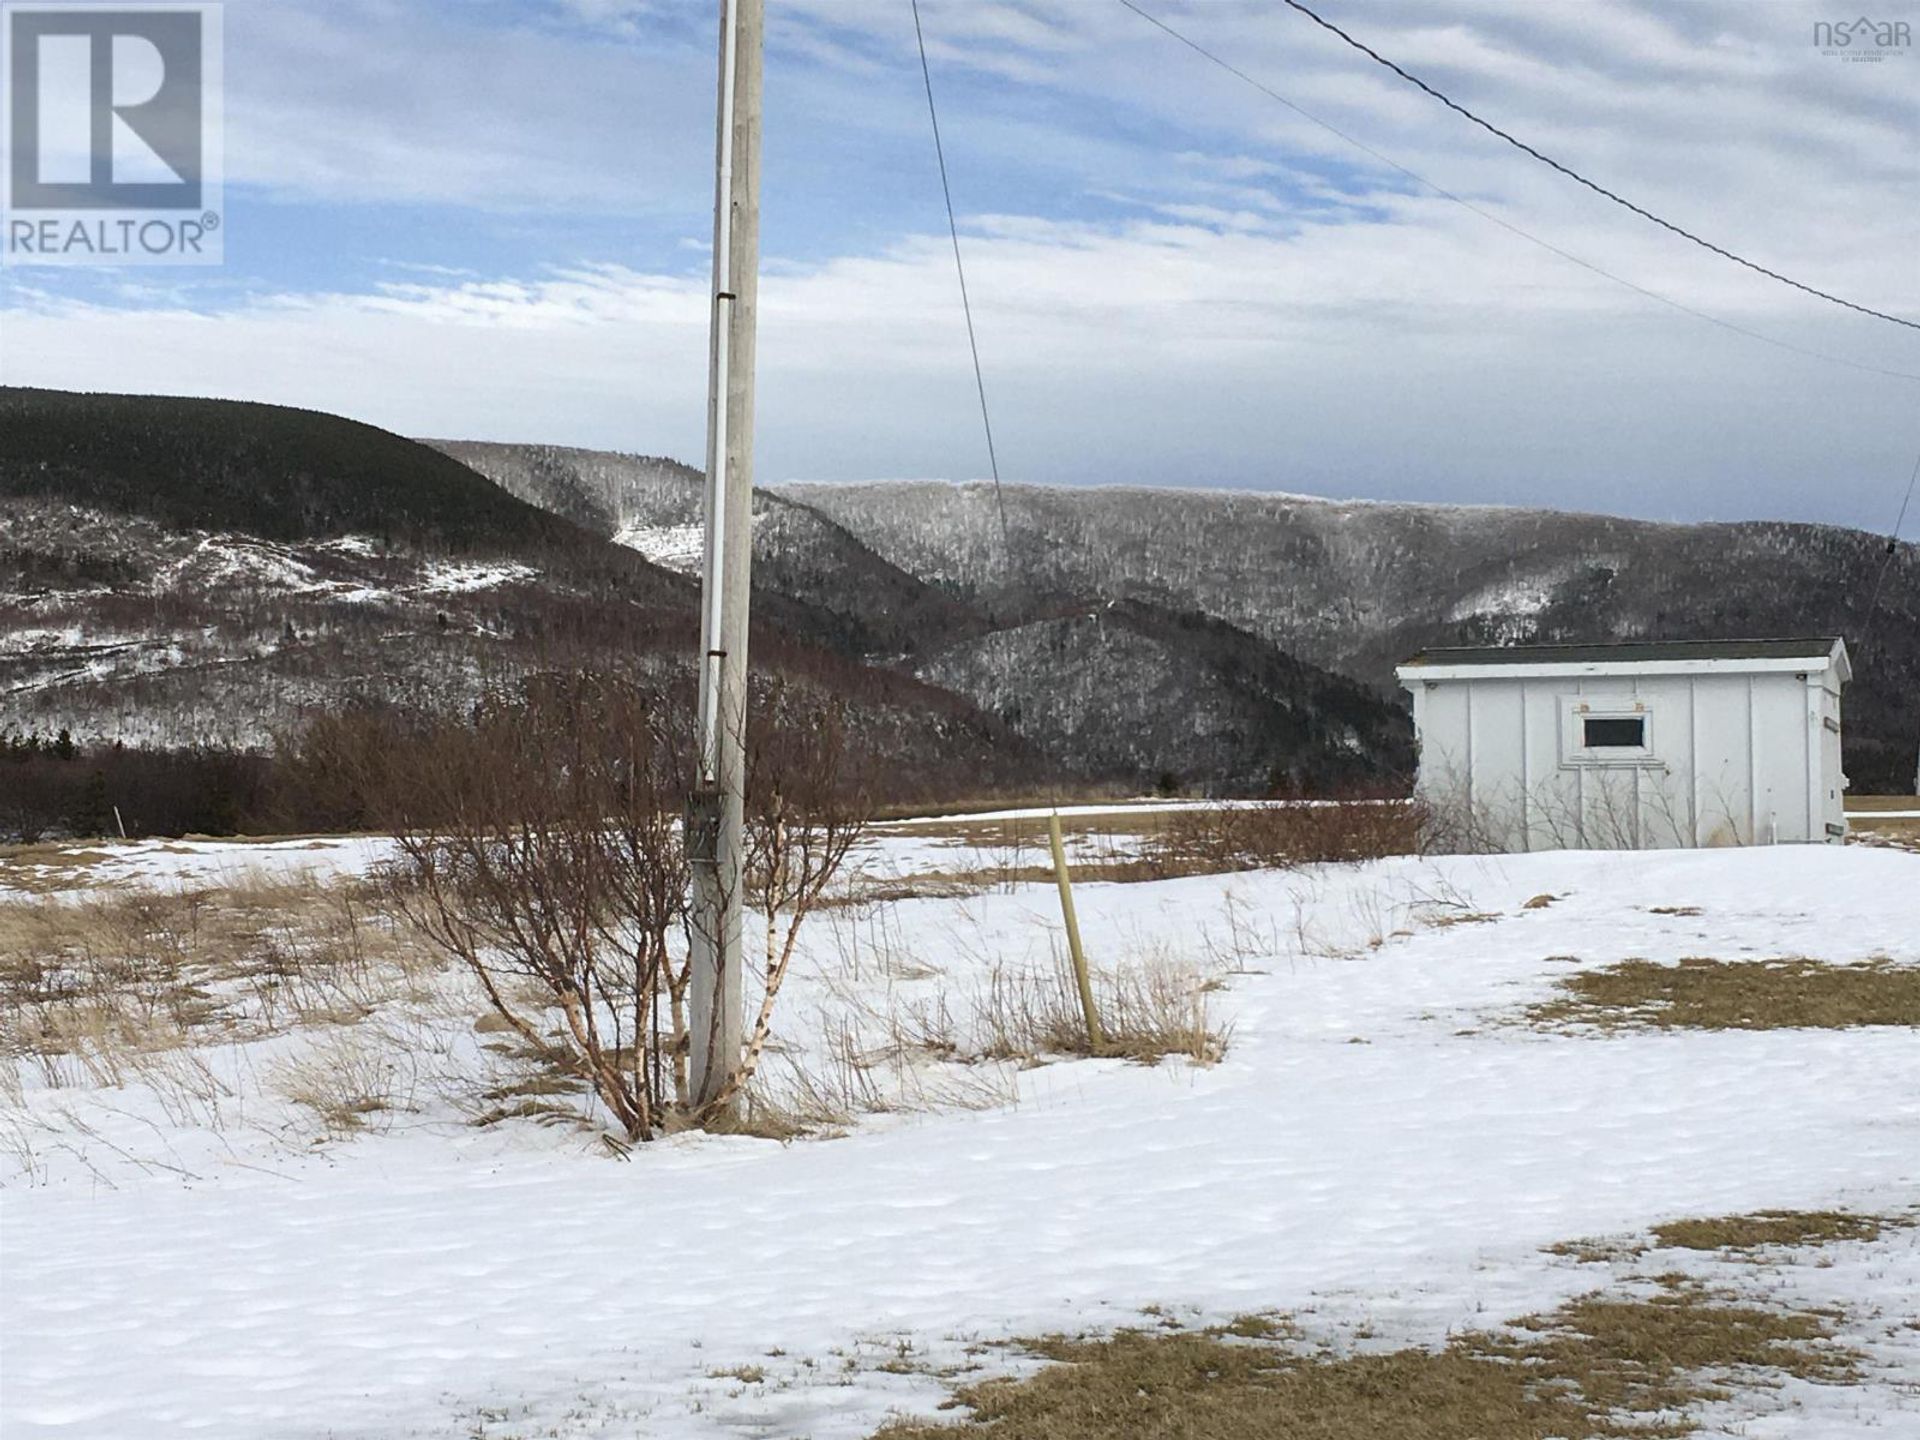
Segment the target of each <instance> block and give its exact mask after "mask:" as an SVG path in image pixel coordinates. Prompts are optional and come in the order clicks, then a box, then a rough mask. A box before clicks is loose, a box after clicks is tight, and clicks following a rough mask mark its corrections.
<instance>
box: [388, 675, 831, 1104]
mask: <svg viewBox="0 0 1920 1440" xmlns="http://www.w3.org/2000/svg"><path fill="white" fill-rule="evenodd" d="M756 710H757V712H758V713H757V714H756V717H755V720H754V722H753V726H752V728H751V729H750V731H749V733H750V734H751V735H753V736H754V745H753V747H752V749H751V750H750V752H749V757H748V850H749V860H748V876H747V893H746V897H745V898H746V899H747V901H748V903H749V904H750V905H752V906H753V908H755V909H756V910H759V911H761V912H762V913H763V914H764V915H765V917H766V956H765V968H764V971H763V979H764V986H763V989H762V992H761V997H760V1004H759V1009H758V1012H757V1015H756V1018H755V1020H754V1024H753V1026H752V1028H751V1030H750V1031H749V1034H748V1038H747V1042H746V1045H745V1047H744V1050H743V1054H742V1056H741V1057H740V1060H739V1062H738V1063H737V1064H736V1065H735V1066H734V1067H733V1070H732V1072H731V1073H730V1074H729V1075H728V1076H727V1077H726V1078H725V1081H724V1083H723V1084H722V1085H721V1086H720V1087H719V1089H718V1091H717V1093H716V1094H715V1096H714V1098H713V1099H712V1100H711V1101H710V1102H709V1103H708V1104H706V1105H705V1106H704V1107H701V1108H698V1109H696V1108H695V1107H694V1102H693V1098H692V1097H693V1091H694V1087H693V1086H692V1084H691V1083H690V1079H691V1077H690V1076H689V1073H688V1067H689V1051H690V1048H691V1047H690V1045H689V1043H688V1041H689V1033H688V1003H687V1002H688V988H689V982H690V979H691V970H690V968H689V967H690V965H691V959H690V949H691V947H690V945H689V944H688V940H689V933H688V927H689V925H690V924H691V916H690V914H689V908H688V902H687V897H688V886H689V881H690V878H691V874H690V868H689V862H688V857H687V851H686V847H685V843H684V831H683V826H682V818H683V814H684V809H685V804H686V798H687V784H688V781H689V779H690V777H691V773H692V771H691V765H690V763H689V761H688V757H687V755H686V752H685V749H684V747H683V745H682V744H681V741H680V737H683V736H687V735H690V734H691V731H692V726H691V724H690V723H689V720H688V716H687V713H686V708H685V706H684V705H683V704H682V703H679V702H678V701H669V700H668V699H666V698H664V697H663V696H661V695H660V694H659V693H657V692H655V691H649V690H643V689H641V688H639V687H637V686H635V685H634V684H633V683H632V682H630V681H625V680H618V679H611V678H608V677H605V676H600V675H595V674H574V675H567V676H558V677H548V678H544V679H541V680H539V681H535V682H528V683H526V684H524V685H523V686H521V687H520V688H519V689H518V690H517V691H515V692H513V693H510V694H506V695H498V696H495V697H493V698H490V699H488V700H486V701H484V702H482V704H481V705H479V706H478V707H477V708H476V709H475V711H474V713H473V715H472V717H471V720H470V721H469V722H467V723H462V724H445V725H442V726H440V727H439V728H437V729H436V730H435V732H434V733H433V735H432V736H431V737H430V738H428V739H426V740H423V741H421V742H418V743H416V744H414V745H412V746H411V747H410V748H409V755H410V769H411V772H412V773H411V775H410V777H409V780H408V783H407V785H406V786H405V788H404V797H403V799H402V801H401V802H399V803H400V808H401V810H402V812H403V815H404V818H403V819H402V821H401V823H400V824H399V825H398V826H397V827H396V835H397V839H398V843H399V848H400V853H401V857H402V862H401V865H400V867H399V870H400V874H399V877H398V878H399V880H400V882H401V883H400V884H399V886H398V889H399V893H400V901H401V904H402V905H403V906H404V907H405V909H406V910H407V912H408V913H409V914H410V915H411V917H412V918H413V919H414V921H415V922H416V923H417V924H418V925H419V927H420V928H421V930H422V931H423V932H424V933H425V934H426V935H427V936H428V938H429V939H430V940H431V941H432V942H433V943H434V944H435V945H436V946H438V947H439V948H440V949H442V950H443V951H445V952H446V953H447V954H449V955H450V956H452V957H453V958H454V959H456V960H458V961H459V962H460V963H461V964H462V965H463V966H464V967H465V968H466V969H467V970H468V971H469V972H470V973H471V974H473V975H474V976H475V978H476V979H477V980H478V982H479V984H480V986H481V988H482V990H483V991H484V993H485V995H486V997H487V1001H488V1003H489V1004H490V1005H491V1006H492V1008H493V1009H494V1011H495V1012H496V1013H497V1014H498V1015H499V1016H500V1017H501V1019H502V1020H503V1021H505V1023H506V1024H507V1026H508V1027H509V1028H510V1029H511V1030H512V1031H513V1032H514V1033H515V1034H516V1035H518V1036H519V1037H520V1039H521V1040H522V1041H523V1042H524V1043H525V1044H526V1046H527V1047H528V1049H529V1051H530V1052H532V1053H533V1054H535V1055H537V1056H539V1057H541V1058H543V1059H545V1060H546V1061H548V1062H549V1063H551V1064H553V1065H555V1066H557V1067H558V1068H559V1069H560V1070H562V1071H563V1072H565V1073H566V1074H568V1075H571V1076H573V1077H575V1078H576V1079H578V1080H580V1081H581V1082H583V1083H585V1084H586V1085H588V1086H589V1087H591V1089H592V1091H593V1093H594V1094H595V1095H596V1097H597V1098H598V1099H599V1101H600V1103H601V1104H602V1105H603V1106H604V1107H605V1109H606V1111H607V1112H608V1114H610V1115H611V1116H612V1117H613V1119H614V1120H615V1121H616V1122H617V1123H618V1124H619V1125H620V1127H621V1128H622V1129H623V1130H624V1131H625V1133H626V1135H627V1136H628V1137H629V1138H630V1139H635V1140H643V1139H648V1138H651V1137H652V1136H654V1135H657V1134H659V1133H660V1132H661V1131H662V1130H663V1129H667V1128H670V1127H673V1126H676V1125H680V1124H689V1123H690V1124H705V1123H708V1122H710V1121H712V1120H713V1119H714V1118H715V1117H717V1116H719V1115H720V1114H721V1113H722V1112H723V1111H725V1110H727V1109H728V1108H729V1107H730V1106H731V1104H732V1102H733V1100H734V1099H735V1098H736V1097H738V1096H739V1095H740V1093H741V1092H742V1091H743V1090H744V1089H745V1088H746V1086H747V1085H748V1084H749V1083H750V1082H751V1080H752V1078H753V1075H754V1072H755V1070H756V1068H757V1067H758V1064H759V1061H760V1057H761V1055H762V1053H763V1052H764V1050H765V1048H766V1044H767V1041H768V1038H769V1037H770V1035H771V1034H772V1030H773V1023H774V1015H775V1009H776V1005H777V1002H778V1000H779V996H780V991H781V988H782V986H783V984H784V982H785V980H786V978H787V974H788V972H789V970H790V968H791V965H792V961H793V956H794V953H795V950H796V947H797V944H798V940H799V932H800V929H801V926H802V924H803V923H804V922H805V920H806V918H807V916H808V915H809V914H811V913H812V912H813V911H814V910H815V909H816V908H817V907H818V905H819V903H820V901H821V900H822V898H824V897H825V895H826V894H827V891H828V888H829V886H830V884H831V882H832V880H833V878H834V876H835V875H836V874H837V873H838V872H839V870H840V867H841V866H842V864H843V863H844V862H845V860H846V858H847V856H848V854H849V852H850V851H851V850H852V848H853V846H854V845H855V844H856V843H857V841H858V839H859V837H860V835H861V833H862V832H863V829H864V826H865V822H866V815H867V810H866V806H865V800H864V794H863V792H861V791H859V790H857V789H856V788H854V787H852V786H851V785H850V783H849V769H848V766H847V765H846V763H845V756H846V749H845V735H846V727H845V723H844V717H843V715H842V713H841V711H840V709H839V707H837V706H831V705H829V706H822V705H820V704H818V703H815V702H811V701H809V700H807V699H806V698H805V697H804V696H795V695H790V694H788V693H786V692H784V691H775V692H774V693H772V694H771V695H768V696H765V697H763V699H762V703H760V704H759V705H758V706H757V707H756Z"/></svg>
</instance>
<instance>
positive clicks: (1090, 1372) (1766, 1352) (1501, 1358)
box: [879, 1285, 1859, 1440]
mask: <svg viewBox="0 0 1920 1440" xmlns="http://www.w3.org/2000/svg"><path fill="white" fill-rule="evenodd" d="M1241 1337H1246V1338H1241ZM1283 1338H1284V1333H1283ZM1024 1348H1026V1349H1028V1350H1030V1351H1031V1352H1032V1353H1034V1354H1036V1355H1039V1356H1041V1357H1042V1358H1044V1359H1046V1360H1050V1361H1052V1362H1054V1363H1053V1364H1051V1365H1049V1366H1048V1367H1047V1368H1045V1369H1043V1370H1041V1371H1040V1372H1039V1373H1038V1374H1036V1375H1033V1376H1032V1377H1030V1378H1026V1379H1019V1380H991V1381H987V1382H985V1383H982V1384H978V1385H974V1386H970V1387H968V1388H966V1389H963V1390H961V1391H959V1392H958V1394H957V1396H956V1401H955V1403H956V1404H957V1405H960V1406H964V1407H966V1408H967V1409H968V1410H970V1411H971V1412H972V1413H971V1414H970V1415H969V1416H968V1417H967V1418H966V1419H965V1420H962V1421H960V1422H957V1423H950V1424H938V1423H928V1422H922V1421H903V1422H900V1423H897V1424H894V1425H890V1426H888V1427H886V1428H885V1429H883V1430H882V1431H880V1432H879V1436H880V1437H884V1440H955V1437H957V1436H964V1435H967V1434H972V1433H975V1432H981V1433H986V1434H991V1435H992V1436H994V1437H995V1440H1109V1437H1114V1436H1123V1435H1124V1436H1140V1437H1153V1440H1277V1437H1285V1440H1565V1437H1595V1440H1598V1437H1620V1440H1626V1437H1640V1440H1648V1437H1673V1436H1681V1435H1687V1434H1690V1433H1692V1432H1694V1431H1696V1430H1697V1429H1698V1428H1699V1425H1698V1422H1697V1420H1696V1419H1695V1418H1694V1415H1693V1413H1692V1412H1695V1411H1697V1410H1698V1408H1699V1407H1700V1406H1701V1405H1703V1404H1706V1403H1709V1402H1713V1401H1719V1400H1725V1399H1727V1398H1729V1397H1730V1396H1731V1395H1732V1394H1733V1393H1734V1389H1735V1387H1736V1386H1747V1385H1753V1384H1755V1383H1756V1382H1760V1383H1765V1382H1766V1381H1768V1380H1777V1379H1778V1378H1779V1377H1782V1376H1788V1375H1791V1376H1796V1377H1800V1378H1803V1379H1810V1380H1817V1381H1822V1382H1826V1383H1844V1382H1846V1381H1849V1380H1852V1379H1854V1378H1855V1377H1856V1376H1857V1374H1858V1365H1859V1357H1858V1356H1857V1355H1855V1354H1854V1353H1853V1352H1851V1351H1849V1350H1847V1349H1845V1348H1844V1347H1841V1346H1839V1345H1836V1344H1835V1343H1833V1340H1832V1328H1831V1325H1830V1322H1829V1319H1828V1317H1826V1316H1824V1315H1819V1314H1814V1313H1810V1312H1805V1311H1793V1310H1785V1309H1763V1308H1759V1307H1756V1306H1751V1305H1746V1304H1741V1303H1737V1302H1735V1301H1732V1300H1730V1299H1728V1298H1726V1297H1722V1296H1716V1295H1713V1294H1710V1293H1709V1292H1707V1291H1705V1290H1703V1289H1700V1288H1697V1287H1692V1286H1685V1285H1681V1286H1675V1287H1669V1288H1668V1289H1666V1290H1665V1291H1664V1292H1662V1293H1657V1294H1653V1295H1651V1296H1632V1295H1610V1294H1594V1295H1589V1296H1585V1297H1583V1298H1581V1299H1578V1300H1575V1301H1573V1302H1571V1303H1570V1304H1568V1305H1565V1306H1563V1307H1562V1308H1561V1309H1559V1310H1557V1311H1555V1312H1553V1313H1552V1314H1550V1315H1541V1316H1531V1317H1527V1318H1526V1319H1523V1320H1520V1321H1518V1322H1516V1324H1515V1325H1514V1326H1513V1327H1512V1328H1510V1329H1507V1330H1504V1331H1499V1332H1484V1333H1474V1334H1466V1335H1460V1336H1456V1337H1455V1338H1453V1339H1452V1340H1451V1341H1449V1342H1448V1343H1447V1345H1446V1346H1445V1347H1443V1348H1441V1349H1439V1350H1423V1349H1406V1350H1398V1351H1394V1352H1391V1353H1386V1354H1348V1355H1329V1354H1320V1355H1301V1354H1299V1353H1297V1351H1296V1350H1295V1349H1294V1348H1292V1347H1290V1346H1287V1345H1285V1344H1274V1343H1269V1341H1268V1339H1267V1338H1266V1337H1265V1336H1261V1335H1250V1334H1249V1332H1248V1331H1246V1330H1235V1329H1233V1328H1231V1327H1228V1328H1226V1329H1224V1330H1216V1331H1213V1332H1208V1333H1151V1334H1149V1333H1141V1332H1128V1333H1122V1334H1120V1335H1117V1336H1114V1337H1113V1338H1112V1339H1106V1340H1084V1339H1067V1338H1064V1337H1060V1336H1053V1337H1048V1338H1045V1339H1041V1340H1035V1341H1030V1342H1027V1343H1026V1345H1025V1347H1024Z"/></svg>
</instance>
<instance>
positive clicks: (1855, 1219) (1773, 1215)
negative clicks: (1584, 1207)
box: [1653, 1210, 1913, 1250]
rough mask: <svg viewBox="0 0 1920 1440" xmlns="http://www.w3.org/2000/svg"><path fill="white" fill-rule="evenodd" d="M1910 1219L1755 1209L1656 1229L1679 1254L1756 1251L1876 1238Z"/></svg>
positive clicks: (1662, 1241) (1847, 1212)
mask: <svg viewBox="0 0 1920 1440" xmlns="http://www.w3.org/2000/svg"><path fill="white" fill-rule="evenodd" d="M1912 1223H1913V1221H1912V1220H1907V1219H1900V1218H1897V1217H1894V1216H1889V1215H1860V1214H1856V1213H1854V1212H1853V1211H1850V1210H1757V1211H1755V1212H1754V1213H1753V1214H1751V1215H1721V1216H1716V1217H1714V1218H1711V1219H1704V1220H1674V1221H1671V1222H1669V1223H1668V1224H1665V1225H1656V1226H1654V1227H1653V1237H1654V1239H1655V1241H1657V1242H1658V1243H1659V1244H1660V1245H1663V1246H1665V1247H1667V1248H1668V1249H1676V1250H1758V1249H1761V1248H1763V1247H1773V1246H1783V1247H1789V1248H1794V1249H1798V1248H1800V1247H1802V1246H1813V1245H1833V1244H1837V1243H1840V1242H1842V1241H1849V1240H1853V1241H1871V1240H1878V1239H1879V1238H1880V1237H1881V1236H1882V1235H1883V1234H1885V1233H1886V1232H1887V1231H1888V1230H1889V1229H1894V1228H1898V1227H1901V1226H1906V1225H1911V1224H1912Z"/></svg>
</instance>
